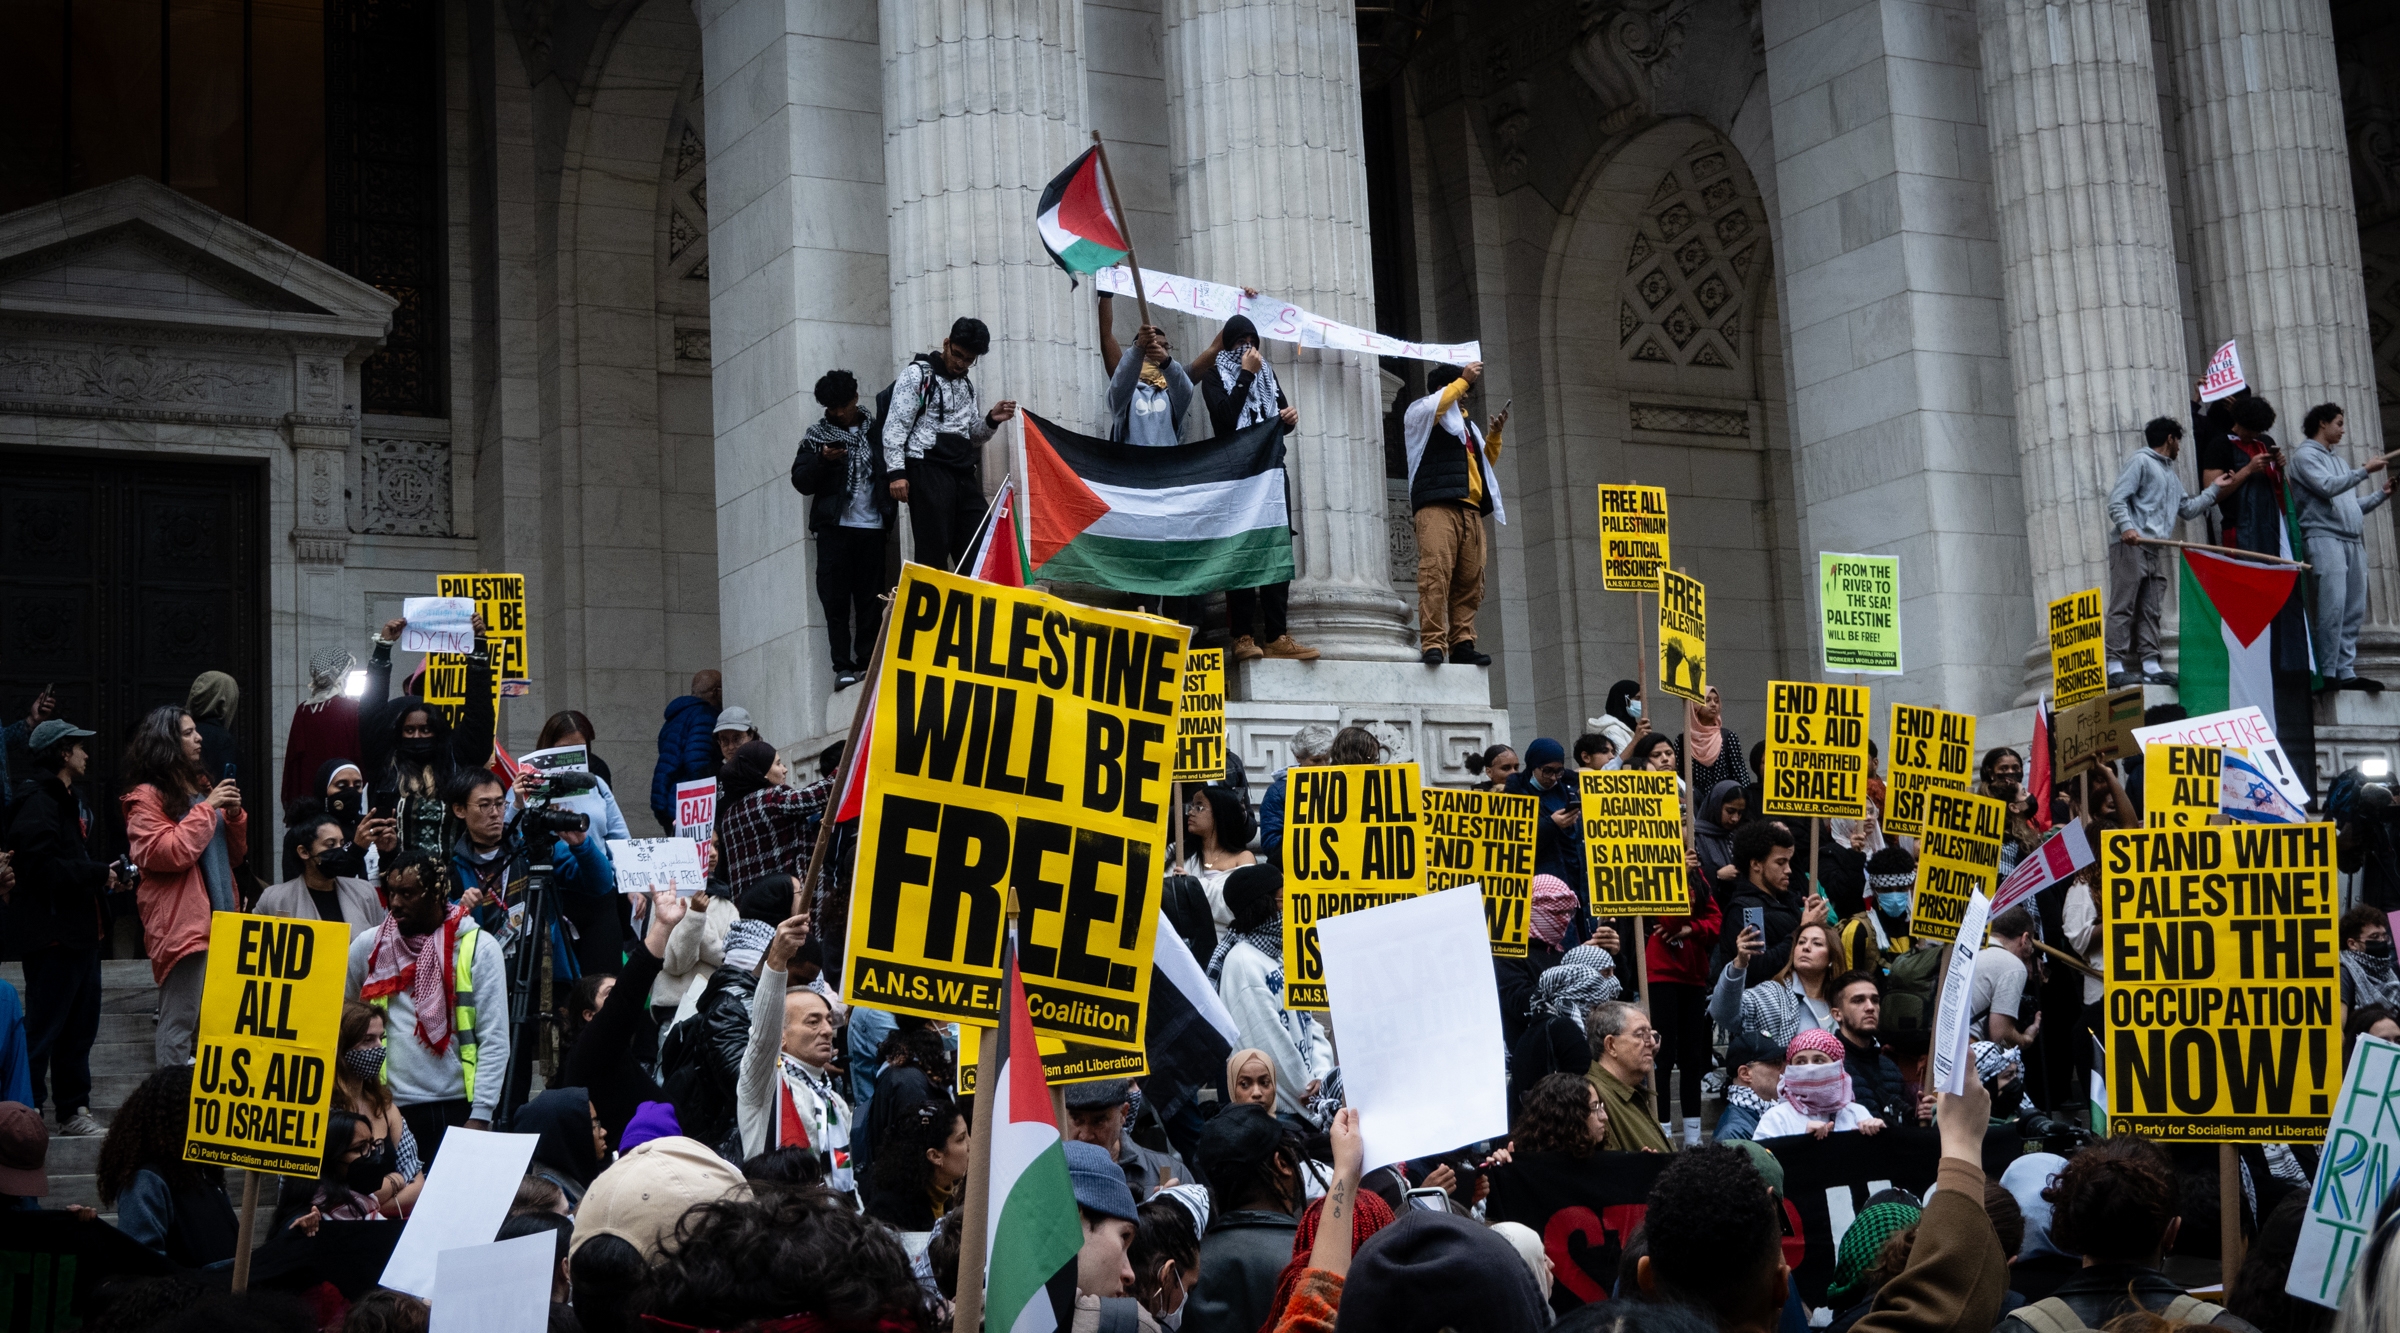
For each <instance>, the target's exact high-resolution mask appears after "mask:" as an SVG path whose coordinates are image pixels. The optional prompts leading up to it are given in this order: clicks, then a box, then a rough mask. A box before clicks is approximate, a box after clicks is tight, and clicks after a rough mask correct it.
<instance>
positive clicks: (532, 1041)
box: [494, 809, 558, 1125]
mask: <svg viewBox="0 0 2400 1333" xmlns="http://www.w3.org/2000/svg"><path fill="white" fill-rule="evenodd" d="M534 813H535V812H534V811H533V810H530V809H529V810H527V811H525V812H524V814H520V815H518V816H517V820H518V822H523V821H524V820H525V817H526V815H531V814H534ZM534 822H535V823H536V825H537V826H539V825H542V824H543V823H544V822H545V821H542V820H539V819H537V820H535V821H534ZM510 831H511V832H512V833H513V832H515V831H516V830H515V827H514V826H513V825H512V826H511V829H510ZM535 841H536V842H538V843H539V844H540V846H539V849H538V850H537V849H536V848H535V847H534V846H532V845H529V844H522V843H521V844H520V845H523V846H524V847H525V862H526V866H525V898H524V906H525V917H524V925H523V927H522V929H521V930H520V931H519V932H518V935H517V952H516V956H514V957H512V958H510V959H509V960H508V1067H507V1068H506V1069H505V1070H503V1071H501V1084H500V1103H499V1112H498V1117H497V1119H496V1120H495V1121H494V1123H495V1125H505V1124H507V1123H508V1122H509V1121H510V1120H511V1119H512V1118H514V1117H515V1115H516V1113H517V1108H518V1107H520V1106H523V1105H524V1104H525V1101H526V1098H527V1094H528V1093H529V1092H530V1091H531V1090H532V1087H533V1055H534V1051H535V1050H536V1049H538V1048H539V1046H540V1045H541V1035H542V1017H543V1015H544V1014H545V1013H547V1012H548V1011H547V1009H546V1008H545V1007H544V1006H543V1005H541V1004H539V1003H537V1001H539V1000H540V999H541V998H542V997H541V989H542V959H543V958H544V957H545V956H546V955H547V954H548V953H549V951H550V931H551V927H552V925H553V923H554V922H555V921H556V919H557V916H558V902H557V899H556V898H555V896H554V895H553V894H552V892H551V887H550V874H551V871H552V868H553V867H552V865H551V861H550V856H551V852H552V850H553V849H554V848H556V847H557V846H558V839H557V837H556V836H555V835H554V834H552V833H550V832H549V830H548V829H547V828H546V827H544V828H538V829H537V832H536V834H535Z"/></svg>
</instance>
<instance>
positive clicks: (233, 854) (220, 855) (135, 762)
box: [118, 704, 250, 1067]
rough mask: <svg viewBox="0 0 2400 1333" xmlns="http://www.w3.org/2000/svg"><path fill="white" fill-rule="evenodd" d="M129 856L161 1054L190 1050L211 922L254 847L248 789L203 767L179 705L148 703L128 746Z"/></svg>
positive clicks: (122, 802)
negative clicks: (137, 873)
mask: <svg viewBox="0 0 2400 1333" xmlns="http://www.w3.org/2000/svg"><path fill="white" fill-rule="evenodd" d="M125 761H126V762H125V784H126V790H125V794H124V795H123V796H122V797H120V798H118V804H119V806H120V807H121V808H122V809H123V811H124V816H125V839H126V842H127V844H128V855H129V857H130V859H131V860H132V861H133V863H134V865H136V866H137V867H139V868H140V869H141V872H142V878H141V882H140V884H139V886H138V887H137V889H136V890H135V892H136V897H135V903H136V905H137V906H139V908H140V909H141V914H142V946H143V948H145V949H146V950H148V951H149V954H150V971H151V975H152V976H153V977H155V978H156V979H157V981H158V1030H157V1032H156V1034H155V1036H154V1038H153V1043H152V1044H153V1049H154V1050H155V1052H156V1054H157V1057H158V1063H159V1064H160V1065H161V1066H162V1067H163V1066H166V1065H179V1064H184V1063H187V1062H188V1061H190V1059H191V1058H192V1038H193V1036H194V1035H195V1034H196V1033H197V1032H198V1031H199V1026H200V992H201V989H202V986H203V983H204V982H205V980H206V978H207V976H208V922H209V917H210V916H211V915H212V914H213V913H217V912H232V911H237V910H239V909H240V907H241V903H240V900H239V898H238V896H237V894H236V891H235V888H234V882H233V868H234V867H235V866H237V865H240V864H241V863H242V860H243V858H244V857H246V856H248V855H249V854H250V819H249V816H248V815H247V814H245V813H244V812H243V810H242V789H241V787H240V786H239V785H238V784H237V783H235V782H234V780H233V779H232V778H230V777H228V778H223V779H221V780H220V779H217V778H214V777H212V776H211V775H210V774H209V773H208V772H207V770H205V769H203V768H202V767H201V766H200V728H199V726H198V725H197V724H196V723H194V722H193V721H192V715H191V714H190V713H187V712H185V711H184V710H182V709H180V708H177V707H176V706H175V705H173V704H165V705H162V706H160V707H158V708H153V709H151V710H150V713H149V716H147V717H144V718H143V719H142V723H141V725H140V726H139V727H137V728H136V729H135V730H134V733H133V743H132V744H131V745H129V746H127V747H126V753H125Z"/></svg>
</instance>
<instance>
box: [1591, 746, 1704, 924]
mask: <svg viewBox="0 0 2400 1333" xmlns="http://www.w3.org/2000/svg"><path fill="white" fill-rule="evenodd" d="M1575 778H1576V782H1577V784H1578V785H1579V787H1580V788H1581V792H1582V796H1583V807H1582V815H1583V856H1584V878H1585V879H1586V880H1588V881H1589V882H1590V885H1591V889H1590V899H1591V909H1592V915H1594V916H1626V915H1630V916H1689V915H1690V914H1691V911H1692V885H1691V877H1690V876H1689V875H1688V874H1687V873H1685V864H1684V859H1683V807H1682V803H1681V802H1680V801H1678V800H1677V799H1676V795H1675V775H1674V774H1672V773H1660V772H1654V771H1651V770H1648V769H1644V770H1640V771H1634V770H1628V769H1622V768H1607V769H1592V768H1587V769H1584V770H1583V771H1582V772H1580V773H1577V774H1576V775H1575Z"/></svg>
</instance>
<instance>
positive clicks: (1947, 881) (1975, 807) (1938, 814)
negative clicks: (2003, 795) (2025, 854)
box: [1908, 788, 2008, 944]
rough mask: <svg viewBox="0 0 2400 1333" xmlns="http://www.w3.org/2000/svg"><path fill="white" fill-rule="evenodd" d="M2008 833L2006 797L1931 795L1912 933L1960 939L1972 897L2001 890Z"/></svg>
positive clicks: (1966, 793) (1920, 851)
mask: <svg viewBox="0 0 2400 1333" xmlns="http://www.w3.org/2000/svg"><path fill="white" fill-rule="evenodd" d="M2007 832H2008V804H2007V802H2005V801H2000V800H1997V799H1995V798H1993V797H1990V796H1978V795H1976V794H1975V793H1974V792H1971V791H1948V790H1943V789H1939V788H1937V789H1935V790H1933V791H1930V792H1927V793H1926V794H1925V834H1924V837H1923V838H1922V839H1920V841H1919V843H1918V851H1917V894H1916V897H1915V899H1914V900H1913V901H1911V902H1910V904H1909V908H1908V924H1909V933H1910V934H1912V935H1915V936H1916V937H1917V938H1919V939H1926V940H1933V941H1935V942H1937V943H1941V944H1947V943H1949V942H1951V941H1952V940H1955V939H1957V938H1958V923H1959V922H1961V921H1964V920H1965V919H1966V916H1967V901H1968V899H1970V898H1973V897H1974V896H1975V895H1976V894H1977V893H1981V894H1982V895H1983V896H1984V897H1985V898H1987V899H1988V898H1990V897H1992V896H1993V895H1994V894H1996V893H1998V892H1999V890H2000V843H2001V840H2002V838H2003V837H2004V836H2005V835H2006V834H2007Z"/></svg>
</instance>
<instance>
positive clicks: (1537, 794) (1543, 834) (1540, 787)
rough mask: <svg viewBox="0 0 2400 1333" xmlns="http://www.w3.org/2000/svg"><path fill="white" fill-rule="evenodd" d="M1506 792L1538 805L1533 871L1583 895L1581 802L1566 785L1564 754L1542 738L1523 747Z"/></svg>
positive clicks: (1564, 752) (1572, 787)
mask: <svg viewBox="0 0 2400 1333" xmlns="http://www.w3.org/2000/svg"><path fill="white" fill-rule="evenodd" d="M1507 790H1508V791H1509V792H1510V793H1512V794H1515V795H1519V796H1531V797H1533V798H1535V799H1536V800H1538V801H1539V802H1541V807H1542V808H1541V819H1540V821H1539V822H1538V823H1536V824H1535V825H1534V839H1533V869H1534V872H1535V873H1536V874H1542V875H1552V876H1556V877H1557V878H1558V879H1560V880H1562V881H1564V882H1565V883H1566V885H1567V887H1569V888H1571V889H1573V890H1574V891H1575V892H1576V893H1577V894H1578V895H1579V896H1580V895H1581V894H1582V892H1583V882H1584V868H1583V800H1582V798H1581V797H1580V796H1579V795H1578V794H1577V792H1576V787H1575V784H1574V783H1572V782H1569V781H1567V751H1566V748H1565V747H1564V746H1561V745H1560V744H1559V743H1558V742H1557V741H1554V740H1552V739H1550V738H1549V737H1548V736H1544V737H1542V738H1541V739H1539V740H1537V741H1535V742H1534V743H1533V744H1531V745H1528V746H1526V747H1525V767H1523V768H1520V769H1518V770H1517V772H1516V776H1514V777H1512V778H1510V779H1509V780H1508V788H1507Z"/></svg>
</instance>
